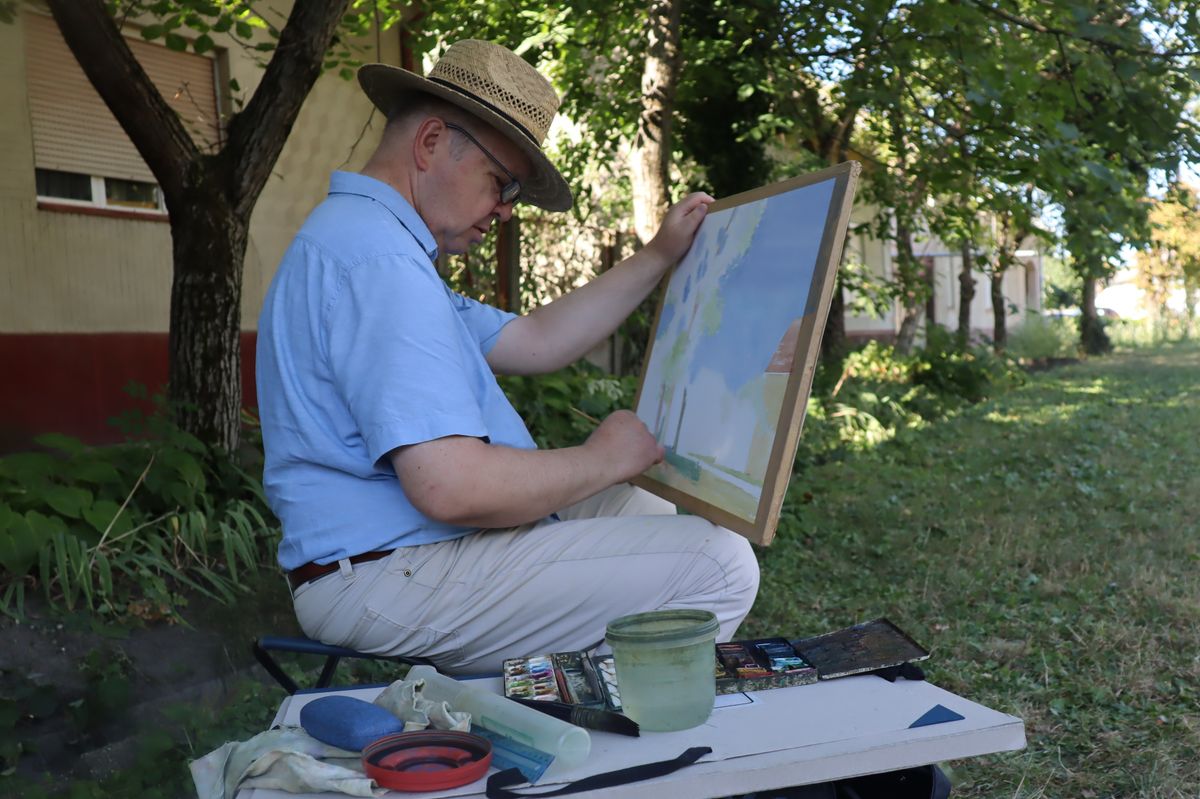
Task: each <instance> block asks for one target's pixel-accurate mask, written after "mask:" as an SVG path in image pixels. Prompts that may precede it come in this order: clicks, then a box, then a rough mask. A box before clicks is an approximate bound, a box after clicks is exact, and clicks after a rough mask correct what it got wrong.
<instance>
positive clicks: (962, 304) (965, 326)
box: [957, 238, 975, 350]
mask: <svg viewBox="0 0 1200 799" xmlns="http://www.w3.org/2000/svg"><path fill="white" fill-rule="evenodd" d="M972 245H973V242H972V241H971V240H970V239H969V238H964V239H963V240H962V268H961V269H960V270H959V272H958V334H957V340H958V348H959V349H960V350H965V349H966V348H967V347H969V346H971V303H972V302H973V301H974V300H975V275H974V274H972V271H973V269H972V268H973V267H974V265H975V256H974V254H973V253H972V250H973V249H974V247H973V246H972Z"/></svg>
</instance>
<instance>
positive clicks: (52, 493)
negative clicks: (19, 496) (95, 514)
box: [42, 485, 92, 519]
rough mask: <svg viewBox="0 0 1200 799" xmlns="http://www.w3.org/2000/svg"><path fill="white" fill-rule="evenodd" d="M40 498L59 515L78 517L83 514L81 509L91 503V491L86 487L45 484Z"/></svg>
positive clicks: (71, 517)
mask: <svg viewBox="0 0 1200 799" xmlns="http://www.w3.org/2000/svg"><path fill="white" fill-rule="evenodd" d="M42 498H43V499H44V500H45V501H46V504H47V505H49V506H50V507H51V508H53V509H54V510H55V511H57V512H58V513H59V515H61V516H66V517H67V518H69V519H78V518H80V517H81V516H82V514H83V509H84V508H86V507H87V506H88V505H91V504H92V492H91V491H88V490H87V489H86V488H73V487H71V486H60V485H51V486H47V487H46V489H45V491H44V492H43V493H42Z"/></svg>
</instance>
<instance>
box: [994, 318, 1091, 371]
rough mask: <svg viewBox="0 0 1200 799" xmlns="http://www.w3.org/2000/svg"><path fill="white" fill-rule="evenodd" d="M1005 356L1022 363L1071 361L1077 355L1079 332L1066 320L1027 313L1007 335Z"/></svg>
mask: <svg viewBox="0 0 1200 799" xmlns="http://www.w3.org/2000/svg"><path fill="white" fill-rule="evenodd" d="M1008 353H1009V354H1010V355H1012V356H1013V357H1014V358H1018V359H1020V360H1022V361H1041V360H1046V359H1048V358H1073V357H1075V356H1076V355H1078V354H1079V331H1078V330H1077V329H1076V328H1075V325H1074V323H1072V322H1070V321H1068V320H1066V319H1061V318H1048V317H1045V316H1042V315H1041V314H1038V313H1030V314H1028V315H1027V316H1026V317H1025V320H1024V321H1023V322H1021V324H1020V325H1019V326H1018V327H1017V328H1015V329H1014V330H1013V331H1012V332H1010V333H1009V334H1008Z"/></svg>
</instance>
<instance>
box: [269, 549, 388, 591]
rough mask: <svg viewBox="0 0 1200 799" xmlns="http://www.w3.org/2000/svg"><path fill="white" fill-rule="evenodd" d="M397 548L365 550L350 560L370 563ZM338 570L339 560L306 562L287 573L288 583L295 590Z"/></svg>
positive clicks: (384, 556)
mask: <svg viewBox="0 0 1200 799" xmlns="http://www.w3.org/2000/svg"><path fill="white" fill-rule="evenodd" d="M395 551H396V550H394V549H387V550H377V551H375V552H364V553H362V554H361V555H351V556H350V557H349V558H348V560H349V561H350V563H351V564H355V563H368V562H370V561H372V560H379V559H380V558H386V557H387V556H388V555H390V554H392V553H393V552H395ZM337 570H338V562H337V561H336V560H335V561H333V562H332V563H312V562H309V563H305V564H304V565H303V566H297V567H296V568H294V569H292V570H291V571H290V572H288V573H287V579H288V585H290V586H291V587H292V590H293V591H295V590H296V589H297V588H299V587H300V586H302V585H304V584H305V583H307V582H310V581H312V580H315V579H317V578H318V577H324V576H325V575H327V574H331V573H333V572H335V571H337Z"/></svg>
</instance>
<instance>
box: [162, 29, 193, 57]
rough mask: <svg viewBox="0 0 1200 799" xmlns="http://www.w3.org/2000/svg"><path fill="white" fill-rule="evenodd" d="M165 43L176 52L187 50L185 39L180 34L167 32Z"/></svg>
mask: <svg viewBox="0 0 1200 799" xmlns="http://www.w3.org/2000/svg"><path fill="white" fill-rule="evenodd" d="M166 45H167V49H168V50H174V51H175V52H177V53H182V52H183V51H185V50H187V46H188V43H187V39H185V38H183V37H182V36H180V35H179V34H178V33H168V34H167V37H166Z"/></svg>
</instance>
